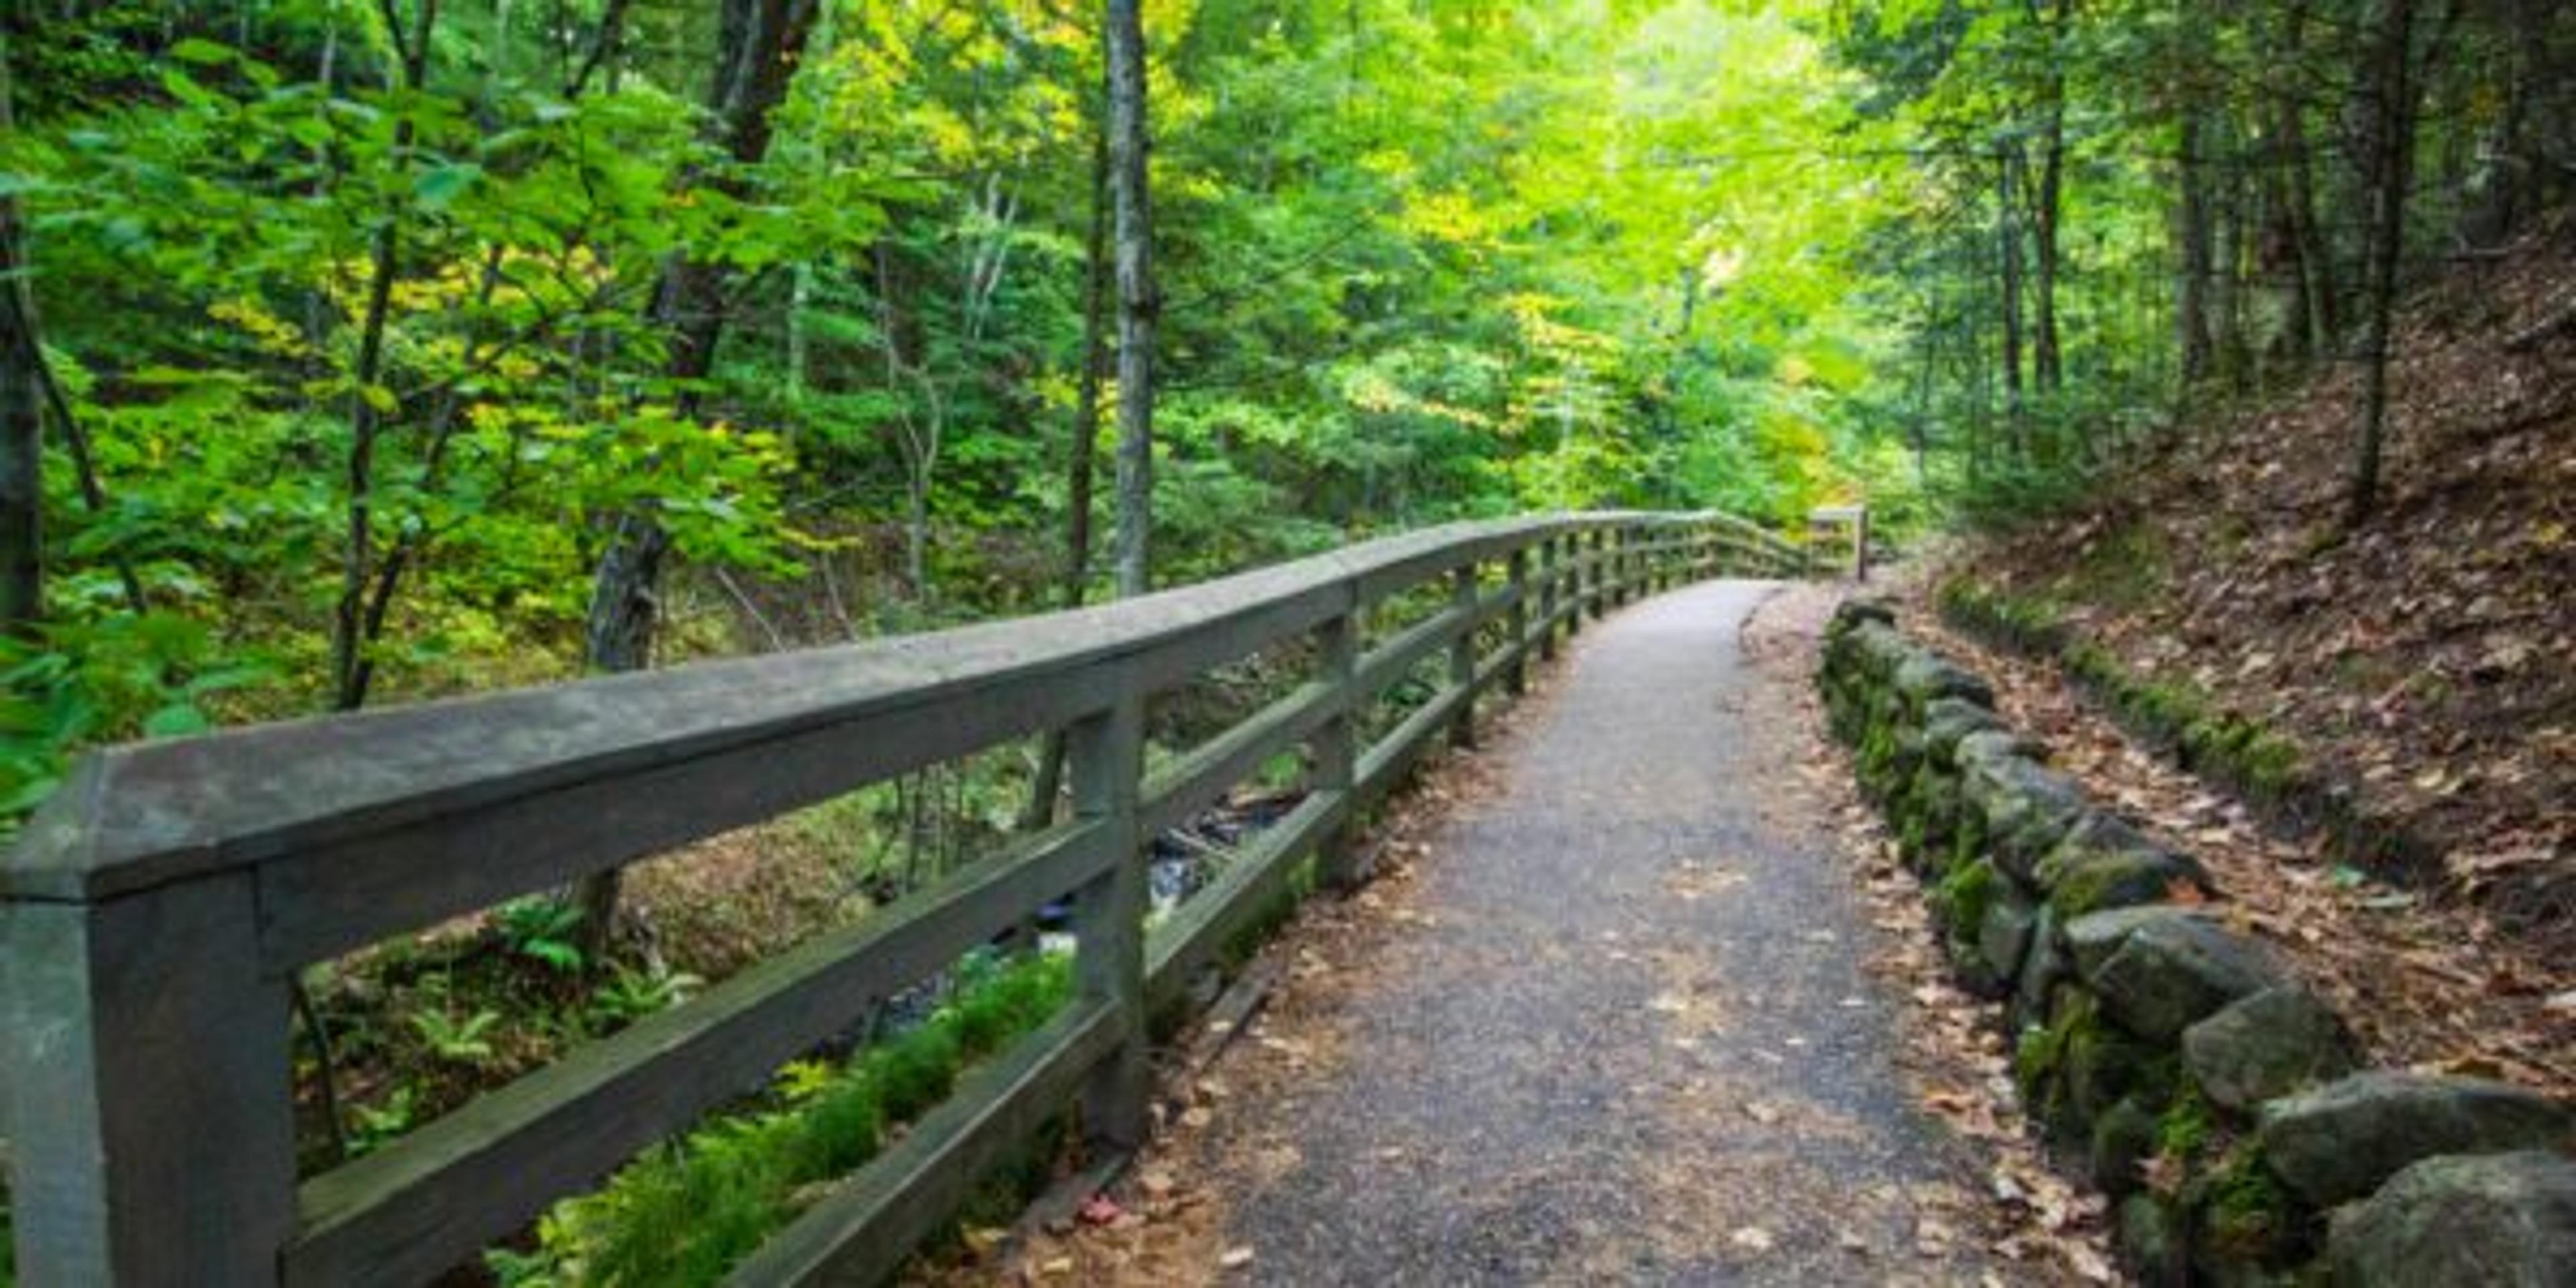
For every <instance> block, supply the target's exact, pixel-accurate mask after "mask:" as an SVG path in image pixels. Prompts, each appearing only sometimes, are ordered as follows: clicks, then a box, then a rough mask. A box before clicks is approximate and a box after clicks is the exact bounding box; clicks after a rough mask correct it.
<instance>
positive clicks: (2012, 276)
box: [1995, 143, 2030, 465]
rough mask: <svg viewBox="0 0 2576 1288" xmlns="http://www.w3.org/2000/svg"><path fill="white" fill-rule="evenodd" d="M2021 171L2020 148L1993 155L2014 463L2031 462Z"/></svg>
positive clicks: (2006, 414)
mask: <svg viewBox="0 0 2576 1288" xmlns="http://www.w3.org/2000/svg"><path fill="white" fill-rule="evenodd" d="M2020 171H2021V145H2020V144H2018V143H2015V144H2010V145H2007V146H2006V147H2004V148H2001V149H1999V150H1997V152H1996V153H1995V262H1996V266H1997V271H1998V275H1999V277H2000V279H2001V281H2002V284H2003V300H2002V304H2003V319H2002V320H2003V364H2004V366H2003V375H2004V423H2005V426H2006V429H2007V431H2008V433H2009V435H2010V437H2011V440H2012V450H2013V457H2014V459H2015V461H2016V463H2019V464H2025V465H2026V464H2028V463H2029V462H2030V444H2029V442H2028V441H2027V439H2026V437H2025V435H2024V432H2023V430H2024V425H2023V420H2022V384H2021V340H2022V336H2021V229H2020V227H2019V224H2018V221H2016V220H2015V219H2014V218H2013V206H2014V204H2015V202H2016V200H2017V197H2016V189H2018V188H2019V187H2020V186H2021V185H2020V183H2019V182H2018V180H2019V178H2020Z"/></svg>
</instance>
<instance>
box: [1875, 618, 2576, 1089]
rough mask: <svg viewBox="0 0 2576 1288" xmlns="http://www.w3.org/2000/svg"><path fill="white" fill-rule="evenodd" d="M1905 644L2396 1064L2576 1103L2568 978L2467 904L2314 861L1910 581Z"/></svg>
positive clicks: (2283, 832) (2049, 670)
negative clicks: (1946, 621) (2126, 825)
mask: <svg viewBox="0 0 2576 1288" xmlns="http://www.w3.org/2000/svg"><path fill="white" fill-rule="evenodd" d="M1892 589H1894V590H1895V591H1896V592H1897V599H1898V600H1899V602H1900V607H1901V609H1902V610H1903V611H1904V624H1905V628H1906V630H1907V631H1908V632H1909V633H1912V634H1915V635H1917V636H1918V637H1921V638H1924V639H1926V640H1928V641H1930V642H1932V643H1933V644H1934V645H1935V646H1936V647H1938V648H1939V649H1940V650H1941V651H1942V652H1944V653H1946V654H1948V655H1949V656H1950V657H1951V658H1953V659H1954V660H1956V661H1958V662H1960V663H1961V664H1963V665H1965V666H1967V667H1968V668H1969V669H1970V670H1972V671H1975V672H1976V673H1977V674H1979V675H1982V676H1985V677H1987V678H1988V679H1990V680H1992V681H1993V682H1994V685H1995V691H1996V700H1997V706H1998V708H1999V710H2000V713H2001V714H2002V715H2003V717H2004V720H2005V722H2006V723H2007V724H2008V725H2009V726H2010V727H2012V728H2013V729H2015V730H2016V731H2019V732H2021V733H2024V734H2027V735H2029V736H2032V737H2035V738H2037V739H2038V740H2039V741H2040V742H2041V743H2043V744H2045V745H2046V747H2047V748H2048V752H2049V763H2050V764H2051V765H2053V766H2054V767H2056V768H2058V769H2061V770H2064V771H2065V772H2067V773H2068V774H2071V775H2073V776H2074V778H2075V779H2076V780H2077V781H2078V782H2079V783H2081V784H2082V785H2083V786H2084V788H2085V790H2086V791H2087V793H2088V794H2090V795H2091V796H2092V797H2093V798H2094V799H2095V800H2097V801H2100V802H2102V803H2104V804H2106V805H2108V806H2110V807H2112V808H2114V809H2116V810H2117V811H2118V812H2119V813H2120V814H2121V815H2122V816H2124V817H2126V818H2127V819H2128V820H2129V821H2130V822H2132V823H2134V824H2136V825H2137V827H2138V828H2139V830H2141V831H2143V832H2145V833H2146V834H2147V835H2148V836H2149V837H2150V838H2152V839H2154V840H2156V841H2157V842H2159V843H2160V844H2163V845H2166V846H2168V847H2170V848H2172V849H2174V850H2177V851H2180V852H2183V853H2187V854H2190V855H2192V856H2193V857H2195V858H2197V859H2199V860H2200V861H2201V863H2202V864H2203V866H2205V867H2206V868H2207V869H2208V871H2209V873H2210V876H2211V880H2212V883H2213V884H2214V885H2215V886H2216V888H2217V890H2218V893H2219V901H2218V904H2217V909H2218V911H2219V912H2220V913H2221V915H2223V916H2224V917H2226V918H2227V920H2228V921H2229V922H2230V923H2231V924H2233V925H2235V926H2236V927H2237V928H2238V929H2240V930H2243V931H2246V932H2248V933H2250V934H2253V935H2256V936H2258V937H2260V938H2263V939H2265V940H2268V941H2269V942H2271V943H2272V944H2273V945H2275V946H2276V947H2277V948H2279V949H2280V950H2281V952H2280V956H2281V958H2282V960H2283V961H2284V962H2286V963H2287V964H2288V965H2290V966H2291V968H2292V969H2293V970H2294V971H2296V972H2297V973H2298V974H2299V975H2300V976H2302V977H2303V978H2304V979H2305V980H2306V981H2307V982H2308V983H2309V984H2310V986H2312V987H2314V988H2315V989H2316V990H2317V991H2318V993H2319V995H2320V996H2322V997H2324V998H2326V999H2327V1000H2328V1001H2329V1002H2331V1003H2332V1004H2333V1006H2334V1009H2335V1010H2336V1012H2337V1013H2338V1014H2340V1015H2342V1016H2344V1017H2345V1018H2346V1020H2347V1022H2348V1023H2349V1024H2351V1026H2352V1027H2353V1029H2354V1031H2355V1035H2356V1036H2357V1037H2359V1038H2360V1039H2361V1040H2362V1043H2363V1045H2364V1046H2365V1047H2367V1048H2369V1049H2370V1051H2371V1052H2372V1053H2373V1054H2374V1055H2375V1056H2376V1057H2377V1062H2378V1063H2382V1064H2387V1065H2393V1066H2411V1067H2415V1068H2420V1069H2425V1070H2431V1071H2441V1072H2450V1073H2464V1074H2475V1075H2479V1076H2483V1077H2490V1078H2500V1079H2504V1080H2506V1081H2510V1082H2517V1083H2521V1084H2523V1085H2526V1086H2530V1087H2533V1088H2536V1089H2539V1090H2543V1091H2548V1092H2551V1093H2553V1094H2556V1095H2560V1096H2570V1095H2576V996H2571V994H2570V993H2569V992H2568V991H2567V990H2569V989H2570V988H2576V978H2571V977H2570V976H2569V974H2568V968H2567V962H2566V960H2565V959H2564V958H2562V957H2558V956H2555V955H2554V953H2553V951H2552V950H2551V949H2550V948H2549V947H2547V946H2546V945H2544V944H2541V943H2538V942H2535V941H2534V940H2533V938H2532V937H2530V936H2528V935H2522V934H2516V933H2514V932H2513V930H2512V929H2511V928H2509V927H2504V926H2499V924H2498V923H2497V920H2496V918H2495V917H2494V916H2493V915H2491V914H2490V913H2489V911H2488V910H2486V909H2485V908H2483V907H2481V906H2480V905H2478V904H2477V903H2476V902H2474V901H2472V900H2466V899H2459V898H2452V899H2441V898H2432V897H2428V896H2427V895H2426V894H2425V893H2423V892H2419V891H2413V890H2407V889H2404V888H2401V887H2399V886H2397V885H2394V884H2391V883H2389V882H2387V881H2384V880H2379V879H2375V878H2372V877H2370V876H2368V875H2367V874H2364V873H2362V872H2359V871H2357V870H2354V869H2352V868H2349V867H2343V866H2340V865H2337V864H2335V863H2333V862H2332V861H2331V860H2330V859H2328V858H2327V856H2326V849H2327V843H2326V838H2325V837H2324V835H2323V834H2322V833H2321V832H2320V831H2318V830H2317V829H2313V828H2307V829H2302V828H2295V827H2284V826H2283V825H2282V824H2281V823H2280V822H2279V821H2278V820H2274V819H2265V818H2262V817H2260V816H2258V814H2257V812H2256V811H2255V810H2253V809H2252V808H2250V807H2249V806H2248V805H2247V804H2246V803H2245V802H2244V801H2242V800H2240V799H2237V798H2236V797H2234V796H2232V795H2230V794H2229V793H2228V792H2227V791H2226V790H2224V789H2223V788H2219V787H2216V786H2213V785H2211V784H2210V783H2208V782H2206V781H2204V780H2203V779H2201V778H2198V777H2196V776H2194V775H2192V774H2190V773H2188V772H2185V771H2184V770H2182V769H2180V768H2178V767H2177V766H2176V765H2175V764H2174V763H2173V761H2172V760H2170V759H2169V758H2167V757H2166V756H2164V755H2162V754H2160V753H2159V752H2157V751H2156V750H2155V749H2154V748H2152V747H2149V746H2147V745H2144V744H2143V743H2141V742H2140V741H2138V740H2137V739H2136V738H2134V737H2133V736H2131V735H2129V734H2128V733H2126V732H2125V731H2123V730H2122V729H2121V728H2120V726H2119V725H2118V724H2117V723H2116V722H2115V721H2114V720H2113V719H2112V718H2111V717H2110V716H2109V715H2108V714H2107V713H2105V712H2104V711H2103V710H2102V709H2101V708H2100V707H2098V706H2097V705H2095V704H2093V703H2091V702H2088V701H2086V700H2084V699H2083V698H2081V697H2079V696H2077V694H2076V693H2075V692H2074V691H2073V690H2071V689H2070V688H2069V687H2068V685H2067V682H2066V678H2065V676H2064V675H2063V674H2062V673H2061V672H2060V671H2059V670H2058V668H2057V666H2056V664H2055V663H2054V662H2053V661H2032V660H2029V659H2026V658H2022V657H2018V656H2015V655H2012V654H2008V653H2003V652H1999V651H1996V650H1993V649H1989V648H1986V647H1984V646H1982V645H1980V644H1979V643H1978V642H1976V641H1974V640H1971V639H1969V638H1967V637H1965V636H1963V635H1961V634H1959V633H1958V632H1957V631H1954V630H1951V629H1949V628H1947V627H1946V626H1944V625H1943V623H1942V622H1941V619H1940V616H1939V614H1938V613H1936V612H1933V611H1931V609H1930V607H1929V606H1928V605H1927V604H1926V603H1925V602H1924V601H1925V600H1926V599H1927V598H1928V595H1927V593H1926V590H1925V587H1924V586H1923V584H1922V579H1921V578H1919V577H1916V578H1910V579H1907V580H1905V581H1901V582H1900V583H1899V584H1898V585H1897V586H1895V587H1892Z"/></svg>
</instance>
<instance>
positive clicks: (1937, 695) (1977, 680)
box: [1889, 652, 1995, 716]
mask: <svg viewBox="0 0 2576 1288" xmlns="http://www.w3.org/2000/svg"><path fill="white" fill-rule="evenodd" d="M1889 682H1890V683H1891V684H1892V685H1893V687H1894V688H1895V689H1896V691H1897V692H1898V693H1899V694H1901V695H1903V697H1904V699H1905V702H1906V707H1907V709H1908V711H1909V712H1911V713H1912V714H1915V715H1917V716H1920V715H1921V714H1922V713H1923V712H1924V711H1925V709H1926V708H1928V707H1930V706H1931V704H1932V703H1934V702H1936V701H1939V700H1941V699H1944V698H1952V699H1957V700H1959V701H1963V702H1968V703H1973V704H1975V705H1977V706H1981V707H1992V706H1994V705H1995V689H1994V686H1993V685H1991V684H1988V683H1987V682H1986V681H1985V679H1984V678H1983V677H1980V676H1977V675H1974V674H1972V673H1970V672H1969V671H1968V670H1966V669H1965V668H1963V667H1961V666H1959V665H1958V664H1957V663H1955V662H1952V661H1950V660H1949V659H1948V658H1945V657H1942V656H1940V655H1938V654H1935V653H1928V652H1918V653H1915V654H1913V655H1912V656H1910V657H1908V658H1906V659H1905V660H1904V661H1903V662H1900V663H1898V664H1897V667H1896V674H1895V675H1893V676H1891V677H1889Z"/></svg>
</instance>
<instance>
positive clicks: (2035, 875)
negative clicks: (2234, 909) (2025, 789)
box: [2030, 810, 2209, 917]
mask: <svg viewBox="0 0 2576 1288" xmlns="http://www.w3.org/2000/svg"><path fill="white" fill-rule="evenodd" d="M2030 877H2031V879H2032V880H2033V881H2034V882H2035V883H2036V884H2037V885H2038V886H2039V888H2040V889H2042V890H2045V891H2047V892H2048V896H2049V902H2050V903H2053V904H2055V905H2056V906H2057V908H2058V910H2059V911H2060V912H2062V913H2064V914H2065V915H2066V916H2069V917H2081V916H2083V915H2084V914H2086V913H2088V912H2100V911H2102V910H2104V909H2106V908H2132V907H2136V906H2138V905H2140V904H2148V903H2163V902H2165V901H2167V900H2170V899H2172V898H2173V897H2174V896H2175V894H2176V892H2177V891H2188V892H2190V893H2193V894H2200V895H2205V894H2207V893H2208V890H2209V876H2208V873H2207V872H2206V871H2205V870H2203V869H2202V868H2201V866H2200V864H2199V862H2198V861H2197V860H2194V859H2192V858H2190V857H2189V856H2187V855H2181V854H2176V853H2174V852H2172V851H2170V850H2167V849H2164V848H2163V847H2161V846H2158V845H2156V844H2155V843H2154V842H2152V841H2149V840H2148V839H2147V838H2146V837H2145V836H2144V835H2142V834H2140V833H2139V831H2138V830H2137V829H2136V828H2133V827H2131V826H2129V825H2128V824H2127V823H2125V822H2122V821H2121V820H2120V819H2118V818H2116V817H2114V816H2112V815H2110V814H2106V813H2103V812H2102V811H2100V810H2087V811H2085V812H2084V814H2083V815H2082V816H2081V817H2079V818H2078V819H2076V821H2075V823H2074V825H2073V826H2071V827H2069V828H2068V829H2067V830H2066V833H2065V835H2064V836H2062V837H2060V838H2059V839H2058V841H2057V844H2056V845H2055V846H2053V847H2051V848H2050V849H2049V851H2048V852H2047V853H2046V854H2044V855H2041V856H2040V857H2039V858H2038V860H2037V861H2036V862H2034V863H2033V864H2032V866H2031V871H2030Z"/></svg>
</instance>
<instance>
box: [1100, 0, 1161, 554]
mask: <svg viewBox="0 0 2576 1288" xmlns="http://www.w3.org/2000/svg"><path fill="white" fill-rule="evenodd" d="M1108 18H1109V29H1108V45H1109V51H1108V52H1109V173H1110V187H1111V190H1112V192H1113V194H1114V196H1115V203H1116V206H1117V212H1118V225H1117V248H1118V531H1117V542H1116V546H1117V550H1116V555H1117V570H1118V593H1119V594H1120V595H1122V596H1123V595H1141V594H1144V593H1145V592H1146V591H1147V590H1149V589H1151V588H1152V585H1153V567H1152V561H1151V546H1152V529H1153V498H1154V326H1155V323H1156V321H1157V320H1158V318H1159V316H1160V314H1161V311H1162V300H1161V298H1160V297H1159V296H1158V295H1157V294H1156V292H1155V287H1154V252H1153V241H1154V238H1153V204H1152V199H1151V193H1150V190H1149V186H1148V183H1147V176H1146V171H1147V148H1148V143H1147V131H1146V116H1145V112H1146V106H1145V30H1144V19H1143V15H1142V13H1141V12H1140V4H1139V0H1109V13H1108Z"/></svg>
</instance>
